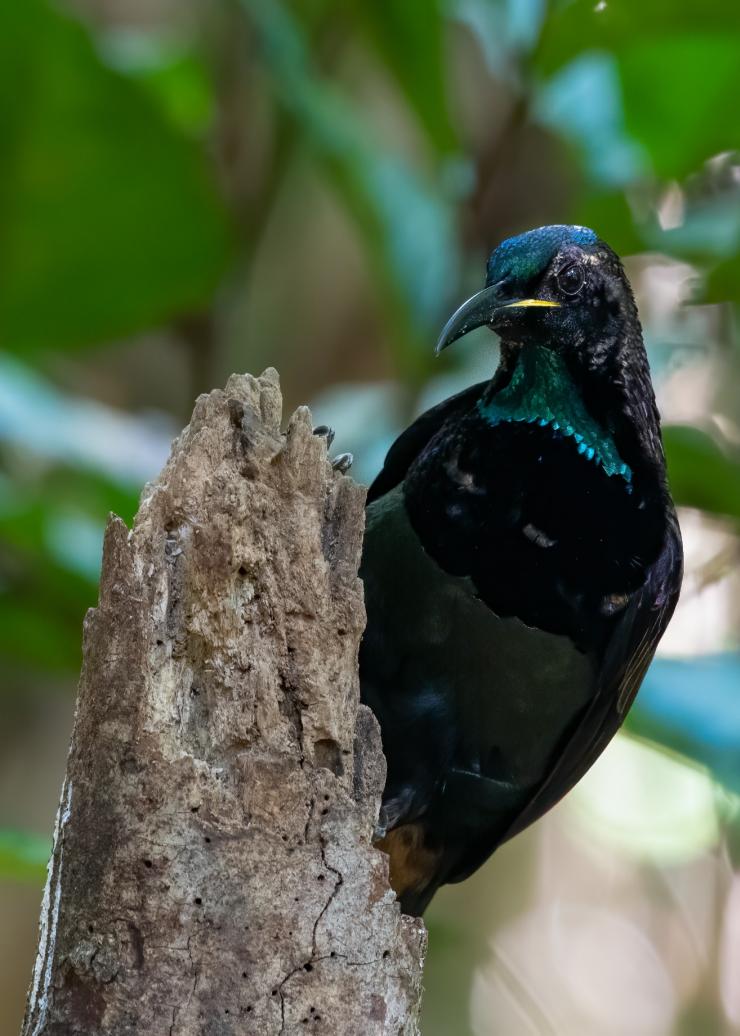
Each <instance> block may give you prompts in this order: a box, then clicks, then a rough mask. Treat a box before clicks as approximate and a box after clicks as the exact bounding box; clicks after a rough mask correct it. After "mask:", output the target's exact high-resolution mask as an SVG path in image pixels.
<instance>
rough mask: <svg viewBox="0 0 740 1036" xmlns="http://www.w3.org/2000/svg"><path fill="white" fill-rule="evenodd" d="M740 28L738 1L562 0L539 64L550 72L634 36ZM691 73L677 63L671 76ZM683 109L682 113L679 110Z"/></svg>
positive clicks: (549, 22) (616, 48)
mask: <svg viewBox="0 0 740 1036" xmlns="http://www.w3.org/2000/svg"><path fill="white" fill-rule="evenodd" d="M712 32H718V33H740V5H738V4H735V3H729V4H728V3H727V0H682V2H681V3H676V2H675V0H649V3H645V2H644V0H618V2H616V0H609V2H607V3H605V4H603V5H601V4H596V3H594V0H558V2H556V3H553V4H552V7H551V12H550V14H549V16H548V18H547V19H546V21H545V25H544V29H543V32H542V35H541V40H540V46H539V48H538V50H537V54H536V64H537V67H538V68H539V69H540V70H541V71H543V72H545V73H548V74H549V73H551V72H553V71H554V70H555V69H556V68H559V67H561V66H562V65H564V64H566V63H567V62H568V61H571V60H572V59H573V58H574V57H575V56H576V55H577V54H580V53H582V52H583V51H585V50H607V51H611V52H620V51H623V50H625V49H628V48H629V47H631V46H632V45H633V44H634V43H635V42H636V41H638V42H639V41H644V40H650V41H654V42H660V41H663V40H667V39H670V38H671V37H674V36H677V35H681V34H685V35H691V34H694V33H697V34H702V33H712ZM682 75H688V76H689V77H690V75H691V69H687V68H675V69H673V70H672V73H671V78H672V79H674V78H677V77H679V76H682ZM679 114H680V113H679Z"/></svg>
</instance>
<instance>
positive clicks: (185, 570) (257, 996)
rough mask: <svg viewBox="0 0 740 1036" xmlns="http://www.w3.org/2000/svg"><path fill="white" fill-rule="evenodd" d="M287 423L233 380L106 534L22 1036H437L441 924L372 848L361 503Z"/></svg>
mask: <svg viewBox="0 0 740 1036" xmlns="http://www.w3.org/2000/svg"><path fill="white" fill-rule="evenodd" d="M280 421H281V397H280V391H279V387H278V383H277V375H276V373H275V372H274V371H272V370H271V371H267V372H266V373H265V374H264V375H263V377H262V378H259V379H254V378H251V377H249V376H242V377H238V376H234V377H232V378H231V379H230V381H229V384H228V385H227V388H226V392H221V391H215V392H212V393H211V394H210V395H208V396H201V397H200V399H199V401H198V403H197V405H196V408H195V411H194V413H193V417H192V420H191V423H190V425H189V426H188V428H187V429H186V430H185V431H184V433H183V434H182V435H181V436H180V438H179V439H178V440H177V441H176V444H175V446H174V448H173V452H172V455H171V457H170V460H169V461H168V463H167V465H166V467H165V468H164V470H163V472H162V474H161V475H160V477H159V478H158V479H157V480H156V481H155V482H154V483H153V484H151V485H150V486H149V487H148V488H147V490H146V492H145V494H144V498H143V502H142V505H141V507H140V509H139V512H138V514H137V516H136V519H135V522H134V526H133V529H132V530H131V531H130V532H129V530H128V529H127V528H126V526H125V525H124V523H123V522H121V520H120V519H118V518H112V519H111V521H110V523H109V526H108V530H107V534H106V543H105V549H104V559H103V573H102V580H101V590H100V602H99V605H98V607H97V608H96V609H95V610H94V611H92V612H91V613H90V614H89V615H88V619H87V622H86V627H85V658H84V665H83V671H82V677H81V681H80V691H79V699H78V707H77V715H76V719H75V728H74V733H73V737H72V747H71V750H70V756H69V761H68V767H67V775H66V779H65V782H64V787H63V791H62V800H61V805H60V810H59V814H58V818H57V827H56V833H55V839H54V850H53V854H52V859H51V862H50V864H49V871H48V880H47V888H46V892H45V895H44V900H43V903H42V914H41V930H40V940H39V949H38V956H37V960H36V966H35V969H34V974H33V980H32V985H31V990H30V993H29V1000H28V1009H27V1015H26V1020H25V1024H24V1028H23V1032H24V1034H25V1036H31V1034H33V1036H51V1034H52V1033H59V1032H62V1031H64V1032H68V1031H69V1032H72V1031H74V1032H80V1031H84V1032H95V1033H97V1034H99V1036H105V1034H111V1036H113V1034H116V1036H120V1034H121V1033H123V1032H124V1031H126V1032H130V1031H136V1032H142V1033H144V1032H155V1031H156V1032H159V1031H164V1029H165V1028H167V1027H168V1031H169V1033H170V1036H196V1034H198V1036H199V1034H201V1033H203V1032H205V1031H209V1032H210V1031H213V1032H216V1031H219V1032H221V1031H227V1030H228V1031H229V1032H231V1031H236V1030H233V1029H232V1027H233V1026H237V1028H238V1031H239V1032H244V1033H247V1032H249V1033H255V1034H257V1033H259V1034H260V1036H262V1034H268V1033H275V1034H278V1033H283V1034H284V1033H287V1032H297V1031H298V1029H299V1028H300V1026H301V1025H302V1024H304V1025H305V1024H307V1022H308V1020H309V1019H310V1020H311V1021H312V1022H316V1023H317V1025H319V1024H320V1027H321V1032H322V1033H325V1034H327V1036H345V1034H346V1033H350V1032H352V1033H363V1034H368V1036H372V1034H378V1036H381V1034H382V1036H385V1034H388V1036H391V1034H393V1036H396V1034H408V1036H413V1034H415V1033H417V1031H418V1030H417V1022H416V1019H417V1015H418V1009H419V1000H420V993H421V967H422V961H423V955H424V945H425V930H424V927H423V925H422V924H421V922H420V921H417V920H412V919H410V918H406V917H403V916H402V915H401V914H400V911H399V908H398V905H397V903H396V901H395V898H394V897H393V895H392V893H391V892H390V889H389V887H388V868H387V859H386V858H385V856H384V855H383V854H382V853H380V852H378V851H377V850H375V849H374V848H373V847H372V845H371V835H372V830H373V826H374V823H375V821H376V819H377V810H378V805H379V800H380V794H381V791H382V787H383V782H384V779H385V765H384V760H383V756H382V750H381V746H380V734H379V730H378V727H377V723H376V722H375V720H374V718H373V717H372V714H371V713H370V712H369V710H367V709H366V708H365V707H363V706H361V705H359V704H358V697H359V695H358V675H357V648H358V642H359V639H360V636H361V633H362V627H363V618H364V613H363V607H362V590H361V584H360V582H359V580H358V578H357V566H358V561H359V553H360V547H361V540H362V523H363V493H362V491H361V489H360V488H359V487H358V486H356V485H355V484H354V483H352V482H351V481H350V480H349V479H347V478H344V477H341V476H337V475H335V474H334V473H333V472H332V470H331V467H330V466H329V464H328V463H327V458H326V447H325V440H324V439H323V438H319V437H316V436H315V435H314V434H313V431H312V426H311V418H310V414H309V413H308V411H307V410H306V409H305V408H302V409H300V410H299V411H297V413H296V414H295V415H294V416H293V418H292V419H291V421H290V422H289V428H288V432H287V434H286V435H285V436H283V435H281V433H280ZM226 1016H228V1017H226ZM224 1026H225V1028H224ZM301 1031H303V1030H302V1029H301Z"/></svg>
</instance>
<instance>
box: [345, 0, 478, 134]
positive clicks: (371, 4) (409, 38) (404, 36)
mask: <svg viewBox="0 0 740 1036" xmlns="http://www.w3.org/2000/svg"><path fill="white" fill-rule="evenodd" d="M353 10H354V12H355V14H356V16H357V18H358V21H359V23H360V25H361V26H362V27H363V28H364V29H365V31H366V32H367V34H368V35H369V37H370V39H371V40H372V41H373V43H374V44H375V48H376V49H377V51H378V53H379V54H380V56H381V57H382V58H383V60H384V62H385V63H386V65H387V66H388V68H389V69H390V70H391V72H392V73H393V75H394V76H395V78H396V79H397V80H398V82H399V84H400V86H401V88H402V90H403V93H404V96H405V97H406V100H407V101H408V102H409V104H410V105H411V107H412V108H413V109H414V110H415V111H416V114H417V115H418V117H419V119H420V121H421V123H422V125H423V126H424V128H425V130H426V131H427V133H428V135H429V137H430V139H431V140H432V141H433V142H434V144H435V146H436V148H437V150H438V151H439V152H440V153H442V154H444V153H445V152H451V151H456V150H457V147H458V144H457V137H456V134H455V131H454V129H453V127H452V123H451V121H450V116H449V108H448V104H447V83H446V68H445V55H444V16H443V11H442V3H441V0H403V2H402V3H393V4H379V3H377V0H355V2H354V4H353Z"/></svg>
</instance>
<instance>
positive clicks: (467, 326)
mask: <svg viewBox="0 0 740 1036" xmlns="http://www.w3.org/2000/svg"><path fill="white" fill-rule="evenodd" d="M531 306H542V307H546V308H551V309H555V308H557V307H559V306H560V303H559V302H552V301H551V300H550V299H510V298H509V299H507V298H506V297H505V296H503V295H502V292H501V285H500V284H490V285H489V286H488V287H487V288H483V289H482V290H481V291H478V292H476V293H475V295H473V297H472V298H469V299H468V301H467V302H463V304H462V306H460V308H459V309H456V310H455V312H454V313H453V314H452V316H451V317H450V319H449V320H448V321H447V323H446V324H445V326H444V327H443V328H442V333H441V335H440V336H439V340H438V342H437V345H436V347H435V350H434V352H435V355H436V356H439V354H440V353H441V352H442V350H443V349H446V348H447V346H448V345H452V343H453V342H456V341H457V340H458V338H462V336H463V335H466V334H467V333H468V331H474V330H475V328H476V327H484V326H486V325H490V324H493V323H494V321H495V317H496V313H497V312H498V311H499V310H502V309H526V308H529V307H531Z"/></svg>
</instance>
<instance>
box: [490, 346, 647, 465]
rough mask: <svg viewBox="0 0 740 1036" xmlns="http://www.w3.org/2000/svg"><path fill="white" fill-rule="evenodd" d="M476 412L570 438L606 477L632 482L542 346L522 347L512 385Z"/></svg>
mask: <svg viewBox="0 0 740 1036" xmlns="http://www.w3.org/2000/svg"><path fill="white" fill-rule="evenodd" d="M478 409H479V410H480V412H481V414H482V415H483V417H484V418H485V419H486V421H488V422H489V423H490V424H492V425H496V424H500V423H501V422H502V421H521V422H523V423H526V424H538V425H539V426H540V427H542V428H545V427H546V426H549V427H550V428H551V429H552V430H553V431H554V432H559V433H560V434H561V435H563V436H565V437H567V438H571V439H572V440H573V445H574V447H575V448H576V449H577V450H578V452H579V453H580V454H581V455H582V456H583V457H584V458H585V459H586V460H588V461H591V462H593V463H594V464H598V465H599V466H600V467H601V468H602V469H603V470H604V472H605V473H606V474H607V475H609V476H613V475H619V476H621V477H622V478H623V479H624V480H625V482H627V483H630V482H631V481H632V471H631V470H630V468H629V466H628V465H627V464H625V463H624V462H623V460H622V458H621V457H620V456H619V454H618V453H617V448H616V446H615V445H614V440H613V439H612V437H611V435H609V433H608V432H607V431H606V429H605V428H603V427H602V426H601V425H600V424H599V423H598V422H597V421H595V420H594V419H593V417H591V415H590V414H589V412H588V410H587V409H586V407H585V405H584V403H583V400H582V399H581V395H580V393H579V391H578V389H577V387H576V384H575V382H574V381H573V378H572V377H571V375H570V372H569V371H568V368H567V367H566V366H565V363H564V362H563V360H562V359H561V358H560V357H559V356H558V355H557V353H555V352H553V350H552V349H546V348H544V347H542V346H524V347H523V348H522V351H521V355H520V359H519V362H518V363H517V366H516V369H515V370H514V373H513V375H512V377H511V381H510V382H509V384H508V385H506V386H505V387H504V388H503V389H501V391H500V392H497V393H496V394H495V395H494V396H491V397H490V398H489V399H487V400H485V399H481V400H480V402H479V403H478Z"/></svg>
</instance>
